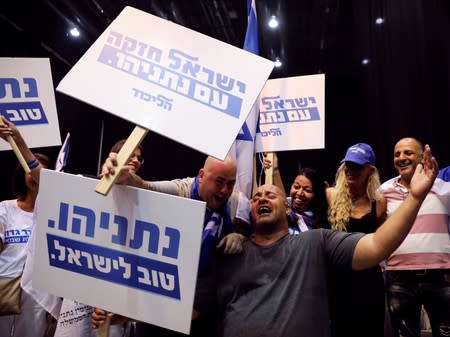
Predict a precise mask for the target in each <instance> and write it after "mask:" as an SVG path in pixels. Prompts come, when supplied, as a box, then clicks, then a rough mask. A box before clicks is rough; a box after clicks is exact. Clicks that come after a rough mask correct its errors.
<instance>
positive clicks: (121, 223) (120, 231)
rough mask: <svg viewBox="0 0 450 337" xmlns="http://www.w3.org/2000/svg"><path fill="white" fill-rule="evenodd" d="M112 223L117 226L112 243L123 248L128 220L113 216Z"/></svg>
mask: <svg viewBox="0 0 450 337" xmlns="http://www.w3.org/2000/svg"><path fill="white" fill-rule="evenodd" d="M114 223H115V224H117V234H115V235H113V236H112V243H117V244H118V245H121V246H125V244H126V241H127V232H128V220H127V218H125V217H124V216H121V215H115V216H114Z"/></svg>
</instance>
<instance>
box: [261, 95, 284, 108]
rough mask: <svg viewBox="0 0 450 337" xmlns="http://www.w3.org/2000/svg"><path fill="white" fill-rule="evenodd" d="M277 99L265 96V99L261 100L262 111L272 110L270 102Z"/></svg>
mask: <svg viewBox="0 0 450 337" xmlns="http://www.w3.org/2000/svg"><path fill="white" fill-rule="evenodd" d="M278 98H280V96H274V97H270V96H267V97H263V98H261V102H262V104H263V105H264V111H270V110H272V109H273V107H272V100H276V99H278Z"/></svg>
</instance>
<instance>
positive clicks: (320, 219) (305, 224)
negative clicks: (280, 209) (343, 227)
mask: <svg viewBox="0 0 450 337" xmlns="http://www.w3.org/2000/svg"><path fill="white" fill-rule="evenodd" d="M289 201H290V208H291V211H290V212H289V214H288V219H289V231H290V232H291V233H293V234H298V233H300V232H304V231H307V230H311V229H316V228H329V225H328V222H327V217H326V212H327V207H326V199H325V182H324V180H323V179H321V178H320V176H319V174H318V172H317V170H315V169H313V168H309V167H305V168H302V169H300V170H299V171H298V173H297V176H296V177H295V179H294V181H293V182H292V185H291V189H290V191H289Z"/></svg>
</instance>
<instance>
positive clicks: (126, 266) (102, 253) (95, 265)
mask: <svg viewBox="0 0 450 337" xmlns="http://www.w3.org/2000/svg"><path fill="white" fill-rule="evenodd" d="M47 245H48V247H47V248H48V252H49V256H50V261H49V262H50V265H51V266H52V267H55V268H60V269H63V270H66V271H68V272H72V273H76V274H80V275H86V276H89V277H93V278H96V279H101V280H105V281H108V282H112V283H116V284H120V285H122V286H125V287H131V288H135V289H140V290H143V291H147V292H151V293H155V294H159V295H162V296H166V297H169V298H174V299H178V300H179V299H181V296H180V284H179V276H178V267H177V266H176V265H174V264H169V263H165V262H161V261H157V260H152V259H148V258H145V257H143V256H139V255H133V254H129V253H127V252H120V251H117V250H113V249H110V248H106V247H100V246H98V245H93V244H89V243H85V242H80V241H75V240H72V239H68V238H63V237H59V236H55V235H52V234H47ZM66 252H67V253H66Z"/></svg>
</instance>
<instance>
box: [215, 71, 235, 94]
mask: <svg viewBox="0 0 450 337" xmlns="http://www.w3.org/2000/svg"><path fill="white" fill-rule="evenodd" d="M216 85H217V87H218V88H219V89H222V90H226V91H230V90H231V89H233V86H234V79H233V78H229V77H228V76H226V75H222V74H220V73H218V74H217V79H216Z"/></svg>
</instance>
